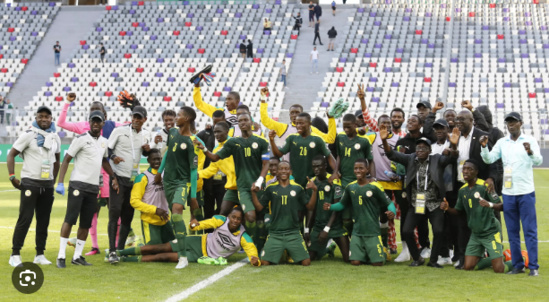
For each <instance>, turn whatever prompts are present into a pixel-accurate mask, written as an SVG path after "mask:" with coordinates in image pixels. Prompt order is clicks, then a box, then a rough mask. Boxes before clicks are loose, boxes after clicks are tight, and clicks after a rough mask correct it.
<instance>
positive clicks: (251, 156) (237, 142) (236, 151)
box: [216, 134, 270, 190]
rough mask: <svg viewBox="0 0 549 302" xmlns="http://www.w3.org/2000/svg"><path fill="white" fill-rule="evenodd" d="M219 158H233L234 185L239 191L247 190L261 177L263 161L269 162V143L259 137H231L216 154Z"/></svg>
mask: <svg viewBox="0 0 549 302" xmlns="http://www.w3.org/2000/svg"><path fill="white" fill-rule="evenodd" d="M216 154H217V155H219V157H221V158H222V159H223V158H227V157H229V156H231V155H232V156H233V160H234V166H235V173H236V184H237V186H238V188H239V189H244V190H249V189H251V188H252V184H253V183H254V182H255V181H256V180H257V179H258V178H259V176H260V175H261V169H263V161H264V160H269V158H270V156H269V143H268V142H267V140H266V139H264V138H262V137H261V136H257V135H255V134H254V135H252V136H250V137H248V138H244V137H231V138H229V139H228V140H227V142H226V143H225V144H224V145H223V147H222V148H221V149H220V150H219V151H217V152H216Z"/></svg>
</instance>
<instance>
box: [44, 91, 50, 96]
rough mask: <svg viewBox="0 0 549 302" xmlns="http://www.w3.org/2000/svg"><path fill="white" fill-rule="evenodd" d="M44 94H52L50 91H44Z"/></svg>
mask: <svg viewBox="0 0 549 302" xmlns="http://www.w3.org/2000/svg"><path fill="white" fill-rule="evenodd" d="M44 96H52V93H51V91H45V92H44Z"/></svg>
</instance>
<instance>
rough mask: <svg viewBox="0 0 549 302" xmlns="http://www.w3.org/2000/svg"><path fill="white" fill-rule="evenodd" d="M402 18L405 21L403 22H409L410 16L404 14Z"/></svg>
mask: <svg viewBox="0 0 549 302" xmlns="http://www.w3.org/2000/svg"><path fill="white" fill-rule="evenodd" d="M402 20H403V21H405V22H410V17H409V16H404V17H403V18H402Z"/></svg>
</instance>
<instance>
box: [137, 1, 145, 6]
mask: <svg viewBox="0 0 549 302" xmlns="http://www.w3.org/2000/svg"><path fill="white" fill-rule="evenodd" d="M137 5H139V6H143V5H145V1H139V2H137Z"/></svg>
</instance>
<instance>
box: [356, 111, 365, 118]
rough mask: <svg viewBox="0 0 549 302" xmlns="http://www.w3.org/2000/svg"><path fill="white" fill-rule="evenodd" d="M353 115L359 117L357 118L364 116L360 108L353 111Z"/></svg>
mask: <svg viewBox="0 0 549 302" xmlns="http://www.w3.org/2000/svg"><path fill="white" fill-rule="evenodd" d="M355 116H356V117H359V118H364V116H363V115H362V110H360V109H358V110H357V111H355Z"/></svg>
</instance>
